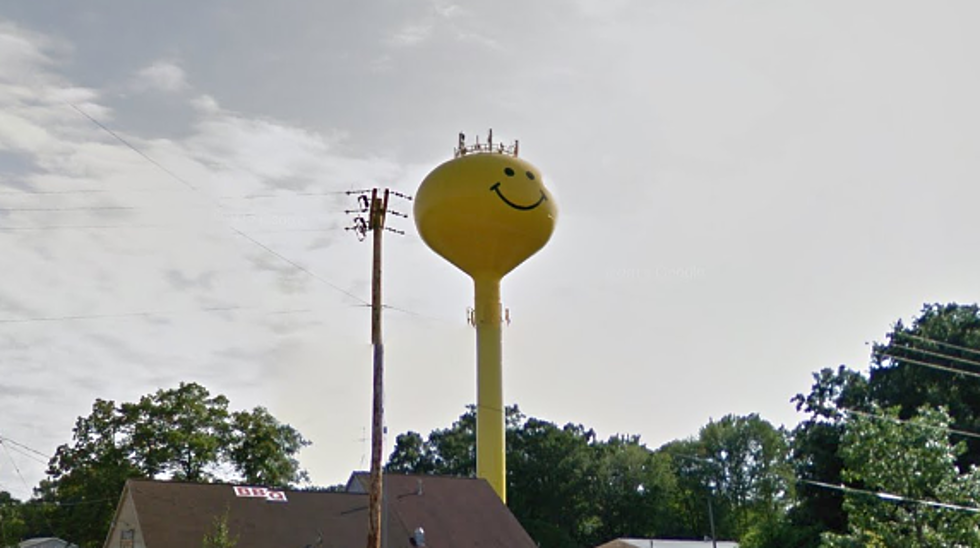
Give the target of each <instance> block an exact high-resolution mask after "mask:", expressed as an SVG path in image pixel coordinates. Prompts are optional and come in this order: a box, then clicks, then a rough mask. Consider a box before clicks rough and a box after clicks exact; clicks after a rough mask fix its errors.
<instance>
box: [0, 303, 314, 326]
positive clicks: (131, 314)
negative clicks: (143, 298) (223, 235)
mask: <svg viewBox="0 0 980 548" xmlns="http://www.w3.org/2000/svg"><path fill="white" fill-rule="evenodd" d="M243 310H246V311H247V310H257V309H256V308H255V307H248V306H213V307H204V308H193V309H187V310H144V311H138V312H119V313H110V314H72V315H64V316H35V317H29V318H0V324H6V323H33V322H64V321H78V320H107V319H123V318H137V317H154V316H175V315H180V314H194V313H199V312H238V311H243ZM305 312H314V310H313V309H311V308H297V309H288V308H287V309H282V310H271V311H263V314H262V315H264V316H273V315H278V314H302V313H305Z"/></svg>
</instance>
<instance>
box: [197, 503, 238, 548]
mask: <svg viewBox="0 0 980 548" xmlns="http://www.w3.org/2000/svg"><path fill="white" fill-rule="evenodd" d="M237 544H238V537H237V536H235V537H232V536H231V530H230V529H229V528H228V510H225V513H224V514H222V515H220V516H217V517H215V518H214V521H213V522H212V524H211V531H209V532H207V533H205V534H204V540H203V542H202V543H201V547H202V548H235V546H236V545H237Z"/></svg>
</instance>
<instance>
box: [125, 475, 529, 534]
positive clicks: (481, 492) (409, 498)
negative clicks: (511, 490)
mask: <svg viewBox="0 0 980 548" xmlns="http://www.w3.org/2000/svg"><path fill="white" fill-rule="evenodd" d="M419 481H421V482H422V483H421V485H422V494H418V491H419V490H418V486H419ZM385 486H386V487H385V491H386V498H387V507H388V514H387V518H386V519H385V520H384V523H385V524H386V527H387V529H386V531H387V548H412V547H411V544H410V543H409V536H410V535H411V533H412V532H413V531H414V530H415V529H416V528H418V527H422V528H423V529H424V530H425V539H426V544H427V545H428V546H430V547H433V548H441V547H450V546H451V547H453V548H463V547H467V546H472V547H480V548H497V547H499V548H505V547H506V548H535V544H534V542H533V541H532V540H531V538H530V537H529V536H528V535H527V533H526V532H525V531H524V529H523V528H521V526H520V524H519V523H518V522H517V519H516V518H514V516H513V515H512V514H511V513H510V511H509V510H507V508H506V507H505V506H504V505H503V504H502V503H501V502H500V500H499V499H498V498H497V497H496V495H495V494H494V492H493V489H491V488H490V486H489V484H487V483H486V482H485V481H483V480H477V479H465V478H445V477H436V476H402V475H386V476H385ZM127 489H128V490H129V493H130V494H131V496H132V499H133V503H134V505H135V509H136V512H137V515H138V516H139V523H140V529H141V531H142V534H143V539H144V540H145V542H146V546H147V548H200V546H201V541H202V539H203V537H204V535H205V533H207V532H209V531H211V530H212V524H213V522H214V518H215V517H218V516H222V515H224V513H225V512H226V511H227V512H228V525H229V529H230V530H231V533H232V535H233V536H237V537H238V544H237V545H236V548H253V547H254V548H266V547H270V546H274V547H276V548H291V547H295V548H304V547H307V546H322V547H323V548H334V547H336V548H342V547H344V548H346V547H348V546H362V545H363V544H364V542H365V540H366V538H367V519H368V517H367V516H368V513H367V496H366V495H364V494H358V493H329V492H311V491H292V490H286V491H284V492H285V495H286V499H287V500H286V502H274V501H267V500H266V499H264V498H247V497H238V496H236V495H235V491H234V488H233V486H231V485H227V484H191V483H177V482H160V481H147V480H130V482H129V483H128V484H127ZM321 534H322V544H317V542H318V539H319V538H320V535H321Z"/></svg>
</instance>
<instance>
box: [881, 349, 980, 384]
mask: <svg viewBox="0 0 980 548" xmlns="http://www.w3.org/2000/svg"><path fill="white" fill-rule="evenodd" d="M879 356H884V357H886V358H892V359H894V360H901V361H903V362H907V363H911V364H914V365H919V366H922V367H928V368H930V369H936V370H938V371H946V372H948V373H956V374H959V375H964V376H967V377H973V378H978V379H980V373H977V372H974V371H967V370H965V369H957V368H955V367H948V366H945V365H939V364H936V363H930V362H925V361H922V360H917V359H914V358H908V357H905V356H895V355H892V354H888V353H886V352H882V353H881V354H879Z"/></svg>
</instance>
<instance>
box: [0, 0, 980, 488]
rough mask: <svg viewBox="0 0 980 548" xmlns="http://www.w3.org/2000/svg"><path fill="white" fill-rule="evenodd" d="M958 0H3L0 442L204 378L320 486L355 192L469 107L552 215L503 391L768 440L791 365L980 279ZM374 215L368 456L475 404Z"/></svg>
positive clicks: (834, 359)
mask: <svg viewBox="0 0 980 548" xmlns="http://www.w3.org/2000/svg"><path fill="white" fill-rule="evenodd" d="M978 17H980V4H977V3H976V2H973V1H972V0H964V1H960V2H956V1H936V2H929V3H923V2H918V1H903V0H880V1H874V0H853V1H849V2H816V1H810V2H808V1H794V2H787V1H758V2H755V1H751V2H750V1H746V2H731V1H727V0H726V1H721V0H718V1H712V0H703V1H702V0H698V1H687V0H685V1H680V0H635V1H631V0H616V1H610V0H578V1H574V2H573V1H571V0H565V1H559V0H540V1H534V2H519V1H514V0H497V1H495V2H470V3H458V4H454V3H452V2H451V1H448V0H429V1H403V0H380V1H372V2H349V1H337V2H299V1H294V0H286V1H281V2H264V1H259V0H247V1H246V0H234V1H232V0H212V1H209V2H194V1H171V2H123V1H121V0H94V1H90V2H55V1H53V0H35V1H31V2H26V1H25V2H5V3H4V4H3V6H2V7H0V253H2V257H3V260H2V266H0V360H2V361H0V363H2V368H3V375H2V376H0V436H4V437H5V438H8V439H11V440H16V441H17V442H19V443H21V444H24V445H25V446H27V447H31V448H33V449H36V450H37V451H39V452H40V453H42V454H51V453H52V452H53V451H54V449H55V447H57V445H59V444H61V443H65V442H67V441H68V440H69V438H70V434H71V427H72V425H73V423H74V420H75V418H76V417H78V416H80V415H86V414H87V413H88V411H89V409H90V406H91V404H92V402H93V400H94V399H95V398H106V399H113V400H117V401H133V400H135V399H137V398H139V396H140V395H142V394H146V393H149V392H152V391H154V390H156V389H158V388H169V387H174V386H176V385H177V383H179V382H180V381H197V382H200V383H202V384H204V385H205V386H207V387H208V388H209V389H211V390H212V391H213V392H215V393H223V394H226V395H228V396H229V398H230V399H231V401H232V406H233V407H235V408H245V407H252V406H255V405H264V406H267V407H268V408H269V409H270V410H271V411H272V413H273V414H274V415H276V416H277V417H278V418H280V419H281V420H283V421H286V422H289V423H291V424H293V425H294V426H296V427H298V428H299V429H300V430H301V431H302V432H303V433H304V434H305V435H306V436H307V437H309V438H311V439H312V440H313V442H314V445H313V446H312V447H311V448H309V449H307V450H306V451H305V452H304V454H303V458H302V461H303V464H304V465H305V466H306V467H307V468H308V469H309V470H310V471H311V473H312V477H313V479H314V481H315V482H316V483H318V484H331V483H337V482H340V481H343V480H344V479H345V478H346V477H347V475H348V474H349V472H350V471H351V470H352V469H356V468H364V467H366V466H367V459H366V456H367V453H368V445H367V441H366V439H367V438H368V436H369V424H370V346H369V344H368V343H369V313H368V309H367V308H365V307H364V306H363V304H364V301H365V300H367V299H368V293H369V284H368V278H369V268H370V265H369V260H370V249H369V246H368V245H367V244H359V243H358V242H357V241H356V239H355V238H354V237H353V236H352V235H351V233H350V232H345V231H344V230H343V227H344V226H346V225H347V224H348V222H349V219H348V217H347V216H345V214H344V209H345V208H350V207H352V205H353V203H352V200H351V199H350V198H349V197H348V196H346V195H344V194H343V192H344V191H345V190H349V189H360V188H367V187H371V186H387V187H390V188H393V189H396V190H400V191H403V192H408V193H412V192H414V190H415V189H416V188H417V186H418V184H419V182H420V181H421V180H422V178H423V177H424V176H425V174H426V173H427V172H428V171H429V170H431V169H432V168H433V167H435V166H436V165H438V164H439V163H441V162H442V161H445V160H447V159H449V158H450V157H451V154H452V148H453V146H454V144H455V140H456V134H457V132H459V131H465V132H467V133H469V134H471V135H473V134H477V133H480V134H482V133H484V132H485V131H486V129H487V128H490V127H492V128H493V129H494V130H495V136H496V137H497V138H498V139H507V140H510V139H520V142H521V152H522V156H523V157H524V158H526V159H527V160H529V161H531V162H532V163H534V164H535V165H537V166H538V167H539V168H540V169H541V171H542V172H543V173H544V176H545V180H546V184H547V185H548V186H549V187H550V188H551V189H552V191H553V193H554V194H555V196H556V198H557V200H558V203H559V206H560V208H561V214H560V219H559V226H558V229H557V231H556V233H555V236H554V238H553V239H552V241H551V243H550V244H549V245H548V247H546V248H545V249H544V250H543V251H542V252H541V253H540V254H539V255H537V256H535V257H534V258H533V259H531V260H530V261H529V262H527V263H525V265H523V266H521V267H520V268H519V269H518V270H516V271H515V272H513V273H512V274H511V275H510V276H508V278H506V279H505V282H504V285H503V297H504V301H505V302H504V304H505V306H507V307H508V308H509V309H510V311H511V318H512V320H513V322H512V324H511V325H510V326H509V327H508V328H507V329H506V330H505V342H504V348H505V361H506V364H505V379H504V381H505V393H506V399H507V401H508V402H511V403H518V404H519V405H520V406H521V407H522V409H523V410H524V411H525V412H526V413H528V414H530V415H533V416H537V417H541V418H545V419H549V420H552V421H555V422H559V423H564V422H568V421H572V422H580V423H584V424H586V425H588V426H591V427H594V428H595V429H596V430H597V432H598V433H599V434H600V435H601V436H608V435H611V434H614V433H636V434H641V435H642V436H643V439H644V440H645V442H646V443H647V444H649V445H650V446H658V445H660V444H661V443H664V442H666V441H669V440H672V439H675V438H680V437H686V436H689V435H693V434H695V433H696V432H697V429H698V428H699V427H700V426H701V425H703V424H704V423H706V422H707V421H708V420H709V419H710V418H712V417H713V418H716V419H717V418H720V417H721V416H723V415H725V414H727V413H737V414H745V413H750V412H759V413H761V414H762V415H763V416H764V417H765V418H767V419H769V420H770V421H772V422H774V423H776V424H786V425H787V426H792V425H793V424H795V422H796V421H797V420H798V418H797V416H796V414H795V411H794V409H793V406H792V405H791V403H790V402H789V400H790V398H791V397H792V396H793V394H795V393H797V392H803V391H806V390H807V389H808V387H809V384H810V374H811V372H813V371H815V370H817V369H819V368H821V367H826V366H835V365H837V364H840V363H846V364H848V365H850V366H852V367H856V368H864V367H866V365H867V361H868V347H867V346H866V343H867V342H868V341H873V340H880V339H881V338H882V337H883V335H884V333H885V332H886V331H887V330H888V328H889V326H890V325H891V324H892V323H893V322H894V321H895V320H896V319H898V318H908V317H910V316H912V315H914V314H915V313H916V312H917V311H918V310H919V308H920V307H921V305H922V304H923V303H924V302H947V301H959V302H975V301H976V300H977V291H976V288H977V286H976V280H978V279H980V258H978V257H977V254H976V253H975V251H976V249H977V248H978V244H980V230H978V228H980V222H978V221H977V216H976V204H977V203H978V199H980V190H978V186H977V185H976V181H977V180H978V176H980V156H978V155H977V153H976V151H977V147H978V145H980V133H978V129H977V128H980V102H978V101H977V97H980V71H978V70H977V66H980V60H978V59H977V57H978V55H980V53H978V52H980V38H978V36H977V34H976V32H975V24H974V23H975V21H976V20H977V18H978ZM99 124H101V125H102V126H104V127H100V126H99ZM110 132H111V133H110ZM397 207H399V208H401V209H403V210H408V209H410V205H404V206H403V205H401V204H398V206H397ZM393 224H394V225H396V226H397V227H398V228H402V229H404V230H406V231H407V234H406V236H405V237H394V236H392V237H390V238H388V239H387V240H386V257H385V260H386V264H385V273H386V279H385V291H386V296H385V299H386V302H387V303H388V304H389V305H391V306H392V307H396V308H397V309H398V310H395V309H390V310H389V311H388V312H386V316H385V322H386V325H385V329H386V333H385V334H386V343H387V353H386V356H387V370H388V372H387V373H388V374H387V389H388V395H387V423H388V426H389V430H390V432H391V436H390V437H389V446H390V442H391V441H392V439H393V437H394V434H396V433H399V432H403V431H406V430H409V429H412V430H416V431H421V432H428V431H429V430H431V429H432V428H436V427H443V426H446V425H448V424H450V423H451V422H452V420H453V419H455V418H456V417H457V416H458V415H459V414H460V413H461V412H462V411H463V410H464V406H465V405H466V404H467V403H469V402H472V401H473V400H474V398H475V370H474V369H475V367H474V363H475V362H474V337H475V334H474V332H473V331H472V329H471V328H470V327H469V326H468V325H467V324H466V321H465V312H466V308H467V306H468V305H469V304H470V303H471V302H472V288H471V286H470V284H469V281H468V279H467V278H466V277H465V276H464V275H463V274H462V273H460V272H458V271H456V270H454V268H453V267H452V266H450V265H449V264H448V263H445V262H444V261H442V260H441V259H439V258H438V257H437V256H435V255H434V254H433V253H432V252H430V251H429V250H428V249H427V248H426V247H425V246H424V244H422V242H421V241H420V240H419V238H418V236H417V234H416V233H415V230H414V226H413V225H412V223H411V221H410V220H409V221H401V220H395V221H394V223H393ZM7 445H8V447H12V448H13V446H11V445H10V444H7ZM32 455H33V454H31V453H29V452H26V451H21V452H18V451H15V450H11V451H8V452H7V454H3V455H0V489H4V490H9V491H11V492H13V493H14V494H16V495H17V496H20V497H24V496H27V495H28V493H29V489H28V486H30V487H33V485H34V484H36V482H37V481H38V480H39V479H41V477H42V475H43V469H44V466H43V464H42V463H41V462H40V461H43V459H41V458H39V457H37V456H36V455H33V456H34V457H35V458H34V459H32V458H30V457H31V456H32ZM18 471H19V472H20V474H18ZM21 474H22V475H23V476H24V478H25V479H26V482H23V481H22V480H21V478H20V477H19V476H20V475H21ZM25 483H26V484H27V485H25Z"/></svg>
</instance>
